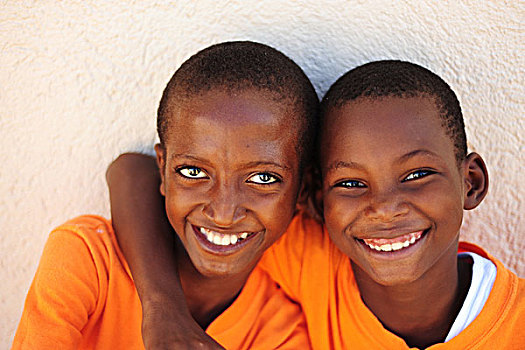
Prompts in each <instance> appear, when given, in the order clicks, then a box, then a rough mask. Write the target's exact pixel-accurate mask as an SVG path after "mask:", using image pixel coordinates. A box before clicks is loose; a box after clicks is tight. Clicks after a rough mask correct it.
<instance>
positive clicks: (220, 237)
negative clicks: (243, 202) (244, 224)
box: [200, 227, 249, 245]
mask: <svg viewBox="0 0 525 350" xmlns="http://www.w3.org/2000/svg"><path fill="white" fill-rule="evenodd" d="M200 232H201V233H202V234H203V235H205V236H206V239H208V241H210V242H211V243H213V244H216V245H230V244H235V243H237V242H238V241H240V240H243V239H245V238H246V237H248V235H249V234H248V232H240V233H236V234H233V235H229V234H227V233H219V232H215V231H212V230H209V229H207V228H204V227H201V228H200Z"/></svg>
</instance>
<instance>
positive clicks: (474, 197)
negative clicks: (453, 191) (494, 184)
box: [463, 152, 489, 210]
mask: <svg viewBox="0 0 525 350" xmlns="http://www.w3.org/2000/svg"><path fill="white" fill-rule="evenodd" d="M463 164H464V168H463V175H464V178H465V202H464V204H463V208H464V209H466V210H470V209H474V208H476V207H477V206H478V205H479V203H481V201H482V200H483V198H485V196H486V195H487V191H488V189H489V174H488V172H487V167H486V166H485V162H484V161H483V158H481V156H480V155H479V154H477V153H475V152H473V153H470V154H469V155H468V156H467V158H466V159H465V161H464V163H463Z"/></svg>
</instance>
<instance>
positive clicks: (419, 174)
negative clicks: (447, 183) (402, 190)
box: [403, 169, 434, 182]
mask: <svg viewBox="0 0 525 350" xmlns="http://www.w3.org/2000/svg"><path fill="white" fill-rule="evenodd" d="M431 174H434V172H433V171H431V170H425V169H419V170H416V171H414V172H411V173H410V174H408V175H407V177H405V178H404V179H403V182H405V181H413V180H417V179H421V178H423V177H425V176H428V175H431Z"/></svg>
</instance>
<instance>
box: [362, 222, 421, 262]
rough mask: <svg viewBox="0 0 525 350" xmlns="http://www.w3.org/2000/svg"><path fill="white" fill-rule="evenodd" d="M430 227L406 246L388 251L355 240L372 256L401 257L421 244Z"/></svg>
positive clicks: (382, 257)
mask: <svg viewBox="0 0 525 350" xmlns="http://www.w3.org/2000/svg"><path fill="white" fill-rule="evenodd" d="M429 231H430V229H426V230H425V231H424V232H423V234H422V235H421V237H420V238H419V239H418V240H417V241H415V242H414V243H413V244H411V245H409V246H408V247H406V248H402V249H399V250H391V251H389V252H385V251H378V250H375V249H373V248H370V247H369V246H368V245H367V244H366V243H365V242H363V241H362V240H359V239H356V241H357V242H359V244H360V245H361V246H362V247H363V248H364V249H365V250H366V251H367V252H368V253H369V254H371V255H373V256H374V257H377V258H380V259H401V258H403V257H405V256H408V255H410V254H412V253H413V252H414V251H415V250H417V249H418V248H419V246H420V245H422V244H423V242H424V241H425V240H426V238H427V234H428V233H429Z"/></svg>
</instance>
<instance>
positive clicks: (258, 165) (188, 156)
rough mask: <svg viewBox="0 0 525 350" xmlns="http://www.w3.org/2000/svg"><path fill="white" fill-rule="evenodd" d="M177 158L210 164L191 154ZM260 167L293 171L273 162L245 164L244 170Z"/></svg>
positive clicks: (172, 157) (175, 156) (177, 155)
mask: <svg viewBox="0 0 525 350" xmlns="http://www.w3.org/2000/svg"><path fill="white" fill-rule="evenodd" d="M177 158H184V159H190V160H195V161H198V162H201V163H206V164H209V162H208V161H207V160H206V159H203V158H199V157H196V156H193V155H191V154H183V153H176V154H174V155H172V156H171V159H172V160H174V159H177ZM260 166H273V167H276V168H279V169H283V170H286V171H290V170H291V167H289V166H287V165H283V164H278V163H275V162H272V161H255V162H248V163H244V164H243V165H242V167H243V168H255V167H260Z"/></svg>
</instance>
